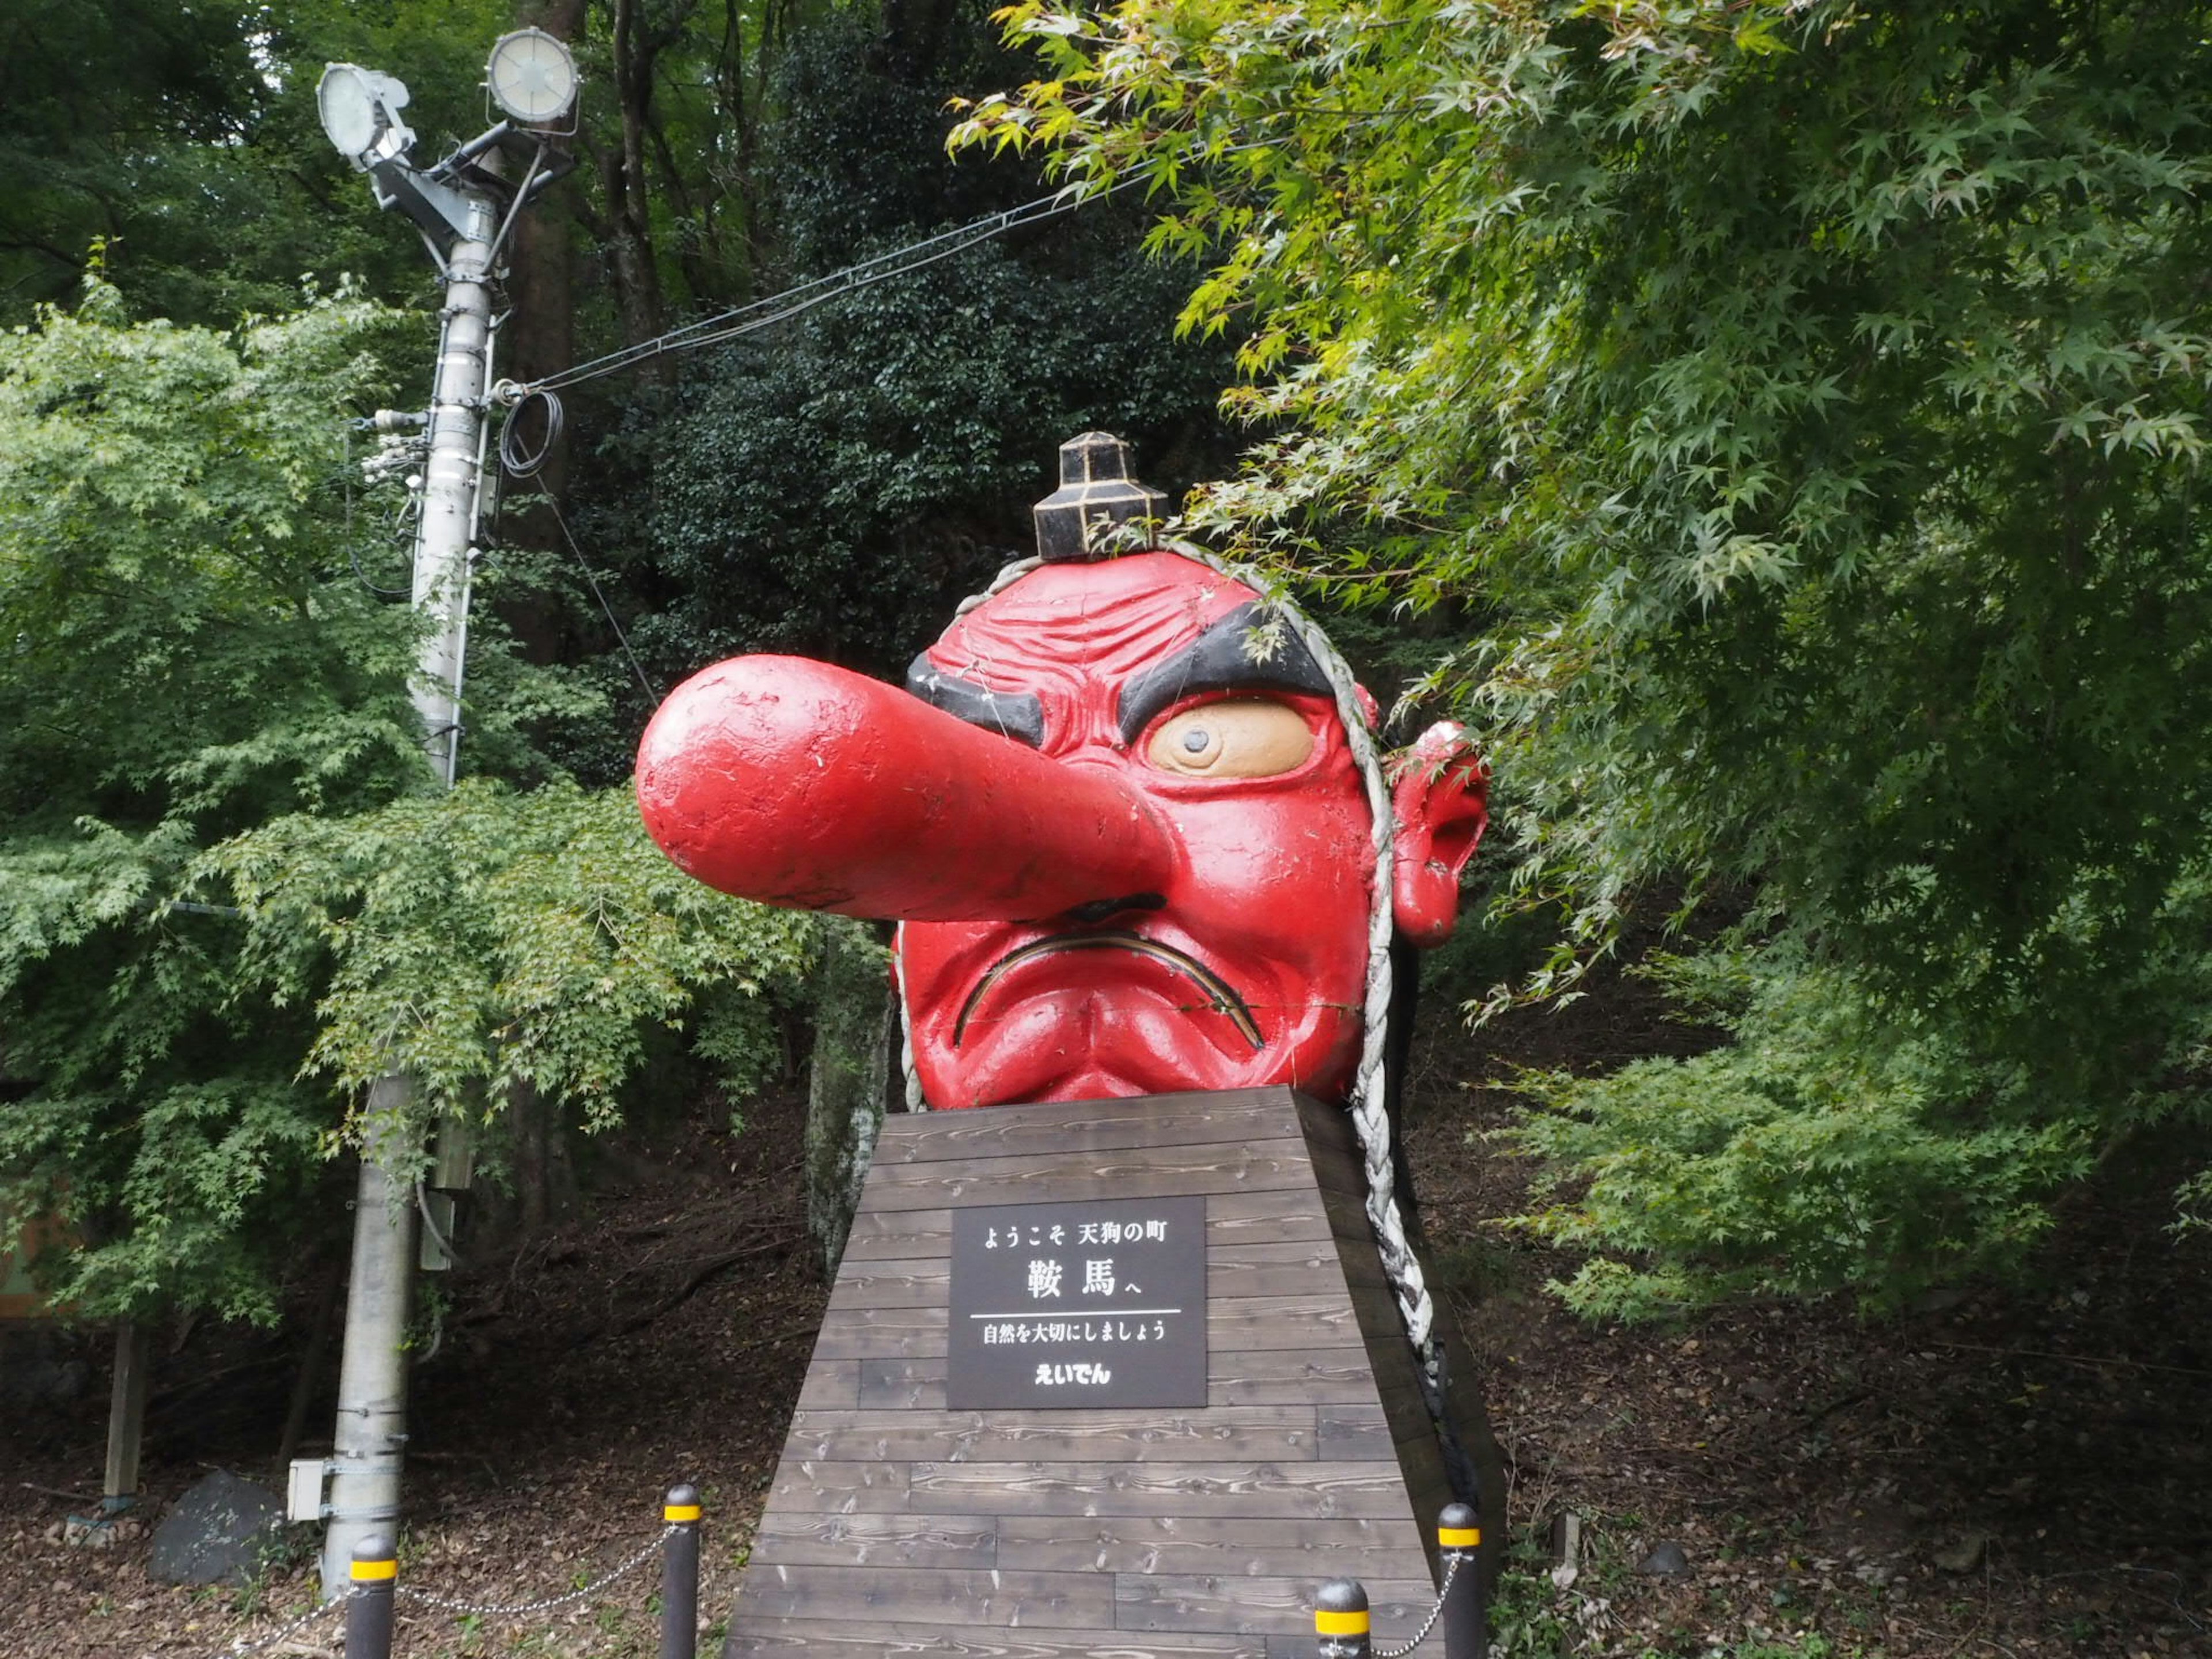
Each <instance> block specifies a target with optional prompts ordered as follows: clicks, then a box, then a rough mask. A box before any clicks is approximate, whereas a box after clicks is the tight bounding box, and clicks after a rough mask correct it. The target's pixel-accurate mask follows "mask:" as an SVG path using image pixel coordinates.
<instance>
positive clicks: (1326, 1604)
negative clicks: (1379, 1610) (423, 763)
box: [1314, 1578, 1369, 1659]
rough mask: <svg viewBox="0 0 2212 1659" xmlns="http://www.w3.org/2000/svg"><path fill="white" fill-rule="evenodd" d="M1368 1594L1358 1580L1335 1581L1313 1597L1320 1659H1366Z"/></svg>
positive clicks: (1315, 1630) (1342, 1579)
mask: <svg viewBox="0 0 2212 1659" xmlns="http://www.w3.org/2000/svg"><path fill="white" fill-rule="evenodd" d="M1368 1623H1369V1620H1368V1615H1367V1592H1366V1590H1365V1589H1363V1588H1361V1586H1360V1583H1359V1581H1358V1579H1357V1578H1332V1579H1330V1580H1329V1581H1328V1583H1326V1584H1323V1585H1322V1587H1321V1589H1320V1590H1319V1591H1318V1592H1316V1595H1315V1596H1314V1634H1315V1635H1316V1637H1318V1638H1320V1649H1319V1651H1320V1654H1321V1659H1367V1634H1368Z"/></svg>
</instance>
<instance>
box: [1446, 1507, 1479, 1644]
mask: <svg viewBox="0 0 2212 1659" xmlns="http://www.w3.org/2000/svg"><path fill="white" fill-rule="evenodd" d="M1481 1552H1482V1528H1481V1527H1480V1525H1479V1524H1478V1523H1477V1521H1476V1518H1475V1513H1474V1510H1471V1509H1469V1508H1468V1506H1467V1505H1466V1504H1445V1505H1444V1507H1443V1513H1442V1514H1441V1515H1439V1516H1437V1553H1438V1554H1440V1555H1441V1556H1442V1557H1443V1564H1444V1567H1445V1570H1446V1571H1449V1572H1450V1573H1451V1576H1452V1577H1451V1584H1450V1586H1449V1588H1448V1589H1446V1590H1445V1591H1444V1613H1443V1620H1444V1659H1486V1656H1487V1655H1488V1653H1489V1651H1490V1630H1489V1626H1488V1623H1487V1621H1486V1620H1485V1619H1484V1617H1483V1611H1482V1564H1481V1562H1480V1559H1478V1558H1479V1557H1480V1554H1481ZM1455 1564H1456V1565H1455Z"/></svg>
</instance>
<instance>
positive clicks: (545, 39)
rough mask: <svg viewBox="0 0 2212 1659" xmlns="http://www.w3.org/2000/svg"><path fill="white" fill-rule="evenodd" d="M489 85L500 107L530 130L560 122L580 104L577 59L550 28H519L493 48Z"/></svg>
mask: <svg viewBox="0 0 2212 1659" xmlns="http://www.w3.org/2000/svg"><path fill="white" fill-rule="evenodd" d="M484 81H485V83H486V84H487V85H488V86H489V87H490V88H491V95H492V100H493V101H494V102H495V103H496V104H498V106H500V107H501V109H503V110H505V111H506V112H507V114H508V115H509V116H511V117H512V118H513V119H515V120H517V121H520V122H521V123H522V124H523V125H525V126H542V125H544V124H545V123H546V122H548V121H557V120H559V119H560V118H562V116H564V115H566V114H567V113H568V109H569V106H571V105H573V104H574V102H575V101H576V60H575V59H574V58H571V57H570V56H569V55H568V47H566V46H563V45H562V44H561V42H560V41H559V40H556V38H555V37H553V36H552V35H550V34H548V33H546V32H545V31H544V29H517V30H515V31H514V33H512V34H502V35H501V36H500V37H499V39H498V40H496V41H495V42H494V43H493V45H492V49H491V61H490V62H489V64H486V65H485V66H484Z"/></svg>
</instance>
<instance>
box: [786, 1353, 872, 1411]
mask: <svg viewBox="0 0 2212 1659" xmlns="http://www.w3.org/2000/svg"><path fill="white" fill-rule="evenodd" d="M860 1403H861V1401H860V1361H859V1360H857V1359H820V1358H817V1359H815V1360H814V1361H812V1362H811V1364H808V1366H807V1367H806V1380H805V1382H804V1383H800V1384H799V1410H800V1411H818V1410H822V1409H825V1408H828V1409H835V1408H836V1407H848V1408H849V1407H854V1406H858V1405H860Z"/></svg>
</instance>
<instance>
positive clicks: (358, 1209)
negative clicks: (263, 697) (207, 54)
mask: <svg viewBox="0 0 2212 1659" xmlns="http://www.w3.org/2000/svg"><path fill="white" fill-rule="evenodd" d="M484 79H485V85H486V88H487V89H488V90H489V93H490V94H491V96H492V98H493V99H494V100H495V101H496V102H497V103H498V104H499V106H500V107H501V109H502V110H503V111H504V112H506V116H507V118H506V119H504V120H501V121H500V122H499V123H497V124H496V125H494V126H493V127H491V128H490V129H489V130H488V131H485V132H483V133H481V134H479V135H478V136H477V137H475V138H472V139H471V140H470V141H469V142H468V143H465V144H463V145H462V146H461V147H460V148H459V149H457V150H455V151H454V152H453V154H452V155H448V156H447V158H446V159H445V160H444V161H440V162H439V163H438V164H437V165H436V166H435V167H427V168H418V167H416V165H415V164H414V162H413V161H411V160H410V158H409V155H408V151H409V149H410V147H411V146H412V145H413V143H414V139H415V135H414V133H413V132H412V131H410V130H409V128H408V127H407V125H406V124H405V123H404V121H402V120H401V119H400V118H399V112H400V111H401V110H403V109H404V108H405V107H406V105H407V101H408V94H407V88H406V87H405V86H404V84H402V83H401V82H399V81H398V79H397V78H396V77H394V76H389V75H386V74H383V73H381V72H380V71H378V70H368V69H363V68H362V67H361V66H360V65H359V64H330V65H329V66H328V67H326V68H325V70H324V71H323V77H322V80H321V82H319V84H318V86H317V87H316V89H315V102H316V107H317V110H318V112H319V114H320V116H321V118H322V123H323V131H325V133H327V134H328V135H329V137H330V140H331V143H332V144H334V145H335V146H337V149H338V151H339V153H340V154H341V155H344V156H345V157H346V158H347V159H348V160H349V161H351V162H352V163H353V164H354V166H355V167H356V168H358V169H359V170H360V171H361V172H362V173H366V174H367V175H368V180H369V187H370V189H371V190H372V191H374V193H375V197H376V201H377V205H378V206H380V207H384V208H391V209H396V210H398V211H399V212H401V213H403V214H404V215H405V216H407V218H408V219H409V220H410V221H411V222H413V224H414V226H415V228H416V230H418V231H419V232H420V233H421V234H422V240H423V242H424V244H425V246H428V249H429V250H430V252H431V255H432V257H433V258H435V260H436V261H437V263H438V268H439V272H440V274H441V276H443V277H444V279H445V283H446V298H445V304H444V306H443V307H442V308H441V311H440V313H439V330H438V358H437V363H436V367H435V372H434V374H433V375H432V380H431V391H430V407H429V410H428V414H427V416H423V417H422V419H421V420H420V421H419V422H418V421H416V420H415V419H413V418H411V417H408V416H392V415H391V414H390V412H389V411H386V412H385V413H383V414H380V416H377V417H376V422H375V424H376V425H377V427H378V429H379V430H380V431H381V432H385V433H386V434H387V435H397V434H398V433H399V432H402V431H408V430H411V429H416V428H419V429H420V431H421V433H422V436H421V438H420V440H419V444H420V456H421V462H422V466H421V471H420V472H419V473H410V474H409V475H408V477H409V483H410V487H412V488H416V489H417V490H418V491H419V495H420V500H419V502H418V506H419V508H420V512H419V514H418V516H417V518H416V535H415V550H414V580H413V582H412V585H411V588H410V592H411V596H412V599H413V601H414V604H415V605H416V608H417V609H419V610H421V611H422V612H423V613H424V614H425V615H426V616H427V617H428V618H429V623H430V625H429V627H428V629H427V630H426V633H425V635H424V639H423V643H422V653H421V655H420V657H419V659H417V661H416V673H415V682H414V686H413V691H414V698H415V706H416V709H417V710H418V711H420V713H421V714H422V729H423V737H424V742H425V744H426V747H427V750H428V757H429V762H430V765H431V767H432V769H433V770H434V771H435V773H436V775H437V776H438V778H439V780H440V781H441V782H443V783H444V784H446V785H447V786H448V787H450V786H451V785H452V783H453V779H454V776H455V775H456V771H457V769H458V765H459V756H460V742H461V732H462V710H463V706H464V705H463V702H462V697H461V676H462V669H463V665H464V662H465V656H466V652H467V645H468V605H469V574H470V569H471V562H472V561H473V560H474V558H475V555H476V550H475V549H474V548H473V547H472V546H471V538H472V537H473V535H474V533H475V526H476V523H477V493H478V491H479V489H481V488H482V483H483V453H484V430H485V424H484V423H485V415H486V410H487V399H486V392H487V390H488V388H489V386H490V385H491V370H492V362H491V359H492V351H493V346H494V338H495V328H496V324H495V313H494V289H495V286H496V284H497V283H498V280H499V276H500V271H501V266H500V255H501V251H502V250H503V249H504V248H505V247H506V246H507V239H508V237H509V236H510V235H511V234H513V229H514V225H515V222H516V220H517V219H518V218H519V217H520V215H521V214H522V212H523V210H525V209H526V207H527V206H528V205H529V204H530V203H531V202H532V200H533V199H534V198H535V197H537V196H538V194H539V192H541V191H543V190H544V188H545V187H546V186H547V185H550V184H551V183H552V182H553V181H554V180H555V179H558V178H560V177H562V175H564V174H565V173H568V171H569V169H570V168H571V167H573V166H574V162H573V161H571V160H570V158H569V157H568V155H566V153H565V152H564V151H562V149H561V148H560V143H559V141H560V140H561V139H562V137H566V136H568V132H569V131H574V129H573V128H569V129H567V130H566V131H562V130H557V129H558V125H559V124H560V123H561V122H562V121H563V120H564V119H566V118H568V115H569V114H570V112H572V111H573V110H574V106H575V99H576V87H577V76H576V69H575V64H574V60H573V59H571V58H570V57H569V55H568V48H567V47H566V46H563V45H562V43H561V42H560V41H559V40H556V39H555V38H554V37H553V36H551V35H550V34H547V33H545V32H544V31H543V30H542V29H534V28H532V29H518V30H516V31H515V32H514V33H511V34H506V35H502V36H501V38H500V40H498V42H497V43H496V44H495V46H493V48H492V52H491V58H490V61H489V64H487V66H486V70H485V76H484ZM495 151H497V152H501V153H502V154H505V155H511V156H513V158H514V159H515V161H517V162H518V163H519V164H520V166H521V167H522V173H521V177H520V182H517V183H509V182H508V181H507V179H503V178H501V177H500V176H499V175H498V174H497V173H494V172H492V171H491V170H490V169H489V167H486V166H485V165H484V162H485V161H486V160H487V159H488V158H489V156H490V155H492V154H493V153H494V152H495ZM387 416H389V418H388V419H387ZM416 442H417V440H413V439H410V440H409V441H408V443H407V445H406V453H407V456H408V458H409V459H413V457H414V455H415V453H416V451H415V447H414V446H415V444H416ZM418 480H419V482H418ZM412 1096H413V1090H412V1087H411V1085H410V1080H409V1079H408V1078H407V1077H406V1076H405V1074H404V1073H399V1072H397V1071H394V1072H392V1073H388V1074H386V1076H384V1077H382V1078H380V1079H378V1080H377V1082H376V1083H375V1085H374V1086H373V1087H372V1088H371V1089H370V1091H369V1097H368V1109H367V1111H366V1112H365V1113H364V1114H363V1116H362V1160H361V1176H360V1182H359V1185H358V1188H357V1190H356V1195H355V1200H354V1242H353V1269H352V1278H351V1280H350V1282H349V1291H348V1295H347V1298H346V1328H345V1346H344V1352H343V1357H342V1358H341V1359H340V1362H339V1375H338V1408H337V1431H336V1433H335V1436H334V1437H333V1448H332V1453H331V1457H330V1459H329V1462H328V1464H327V1466H326V1467H327V1472H328V1476H329V1489H328V1494H327V1497H325V1495H324V1492H323V1491H322V1485H323V1482H322V1478H321V1476H322V1471H321V1470H319V1469H317V1468H313V1466H312V1465H311V1466H308V1467H304V1468H303V1467H301V1466H296V1465H295V1468H294V1471H293V1483H292V1484H293V1490H292V1492H290V1493H289V1499H290V1503H289V1505H288V1508H289V1510H290V1511H291V1512H292V1513H293V1514H294V1515H295V1516H298V1517H299V1518H303V1519H304V1518H307V1513H310V1512H313V1513H319V1514H321V1515H322V1516H326V1517H327V1519H328V1521H329V1523H330V1526H329V1530H328V1532H327V1533H326V1534H325V1537H324V1541H323V1553H322V1593H323V1597H324V1599H325V1601H328V1600H331V1599H332V1598H334V1597H336V1596H337V1595H343V1594H344V1593H345V1590H346V1589H347V1587H348V1585H349V1574H350V1572H351V1569H352V1563H353V1559H354V1556H355V1553H356V1550H357V1549H358V1548H359V1547H361V1546H362V1545H363V1544H365V1543H367V1542H368V1541H370V1540H371V1539H373V1538H391V1537H393V1536H395V1535H397V1534H398V1527H399V1519H400V1503H399V1477H400V1469H401V1466H402V1459H403V1456H404V1450H405V1447H406V1443H407V1356H406V1352H405V1341H406V1335H407V1319H408V1310H409V1304H410V1291H411V1287H412V1279H413V1275H414V1273H415V1270H416V1241H417V1237H418V1232H419V1233H420V1235H421V1237H422V1243H423V1248H424V1249H426V1251H428V1253H429V1255H430V1256H431V1258H432V1260H433V1261H434V1262H435V1263H437V1264H438V1265H443V1264H444V1263H445V1261H447V1251H446V1245H447V1243H448V1242H449V1241H450V1239H451V1237H452V1226H453V1215H454V1206H453V1201H452V1196H451V1193H452V1189H451V1188H447V1187H445V1186H444V1184H443V1182H444V1181H445V1180H446V1179H447V1178H448V1177H447V1170H443V1169H441V1170H438V1171H436V1172H435V1176H433V1172H432V1171H431V1170H429V1169H428V1167H427V1166H426V1165H427V1155H426V1152H425V1147H424V1137H423V1133H422V1125H421V1123H420V1122H419V1121H418V1117H417V1115H416V1113H415V1112H414V1111H413V1110H412V1109H411V1107H412ZM426 1176H431V1177H432V1179H431V1180H430V1181H428V1182H426ZM459 1184H462V1185H465V1184H466V1182H465V1177H463V1179H462V1181H461V1182H460V1183H459ZM434 1196H435V1197H437V1198H439V1199H441V1200H442V1202H440V1203H438V1204H437V1205H435V1206H433V1205H432V1199H433V1197H434ZM425 1221H427V1223H428V1226H427V1227H424V1226H422V1224H423V1223H424V1222H425Z"/></svg>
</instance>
